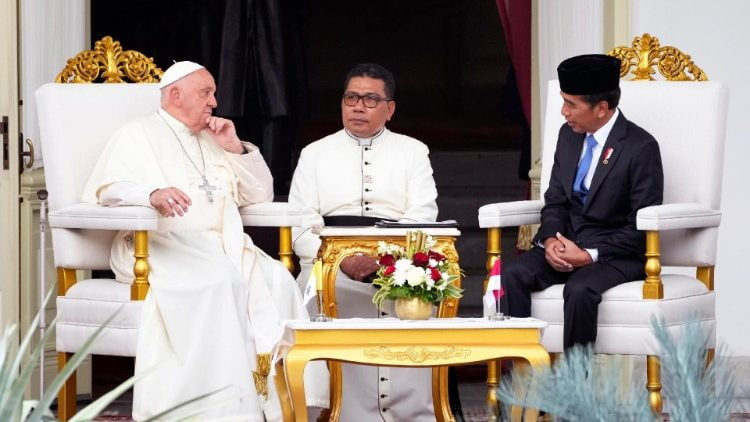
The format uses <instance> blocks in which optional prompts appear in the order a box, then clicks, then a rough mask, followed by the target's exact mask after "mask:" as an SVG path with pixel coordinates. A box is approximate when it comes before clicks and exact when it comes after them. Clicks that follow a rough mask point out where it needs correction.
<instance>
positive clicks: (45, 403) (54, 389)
mask: <svg viewBox="0 0 750 422" xmlns="http://www.w3.org/2000/svg"><path fill="white" fill-rule="evenodd" d="M124 306H125V305H121V306H120V307H119V308H117V310H116V311H115V312H113V313H112V315H110V316H109V318H107V319H106V321H104V323H103V324H102V325H101V326H100V327H99V328H97V329H96V331H94V333H93V334H92V335H91V337H89V338H88V339H87V340H86V341H85V342H84V343H83V345H81V348H80V349H78V351H77V352H76V353H75V354H74V355H73V357H72V358H70V361H68V364H67V365H65V367H64V368H62V370H61V371H60V372H58V374H57V376H56V377H55V378H54V379H53V380H52V382H51V383H50V385H49V387H47V390H46V391H45V392H44V394H43V395H42V397H41V399H39V403H40V406H41V407H38V408H36V409H34V413H32V414H31V416H29V417H30V418H40V417H41V414H42V412H43V409H46V408H48V407H49V406H50V404H52V401H53V400H54V399H55V397H57V393H58V392H59V391H60V389H61V388H62V386H63V384H64V383H65V381H66V380H67V379H68V377H69V376H70V375H71V374H72V373H73V372H75V370H76V369H78V367H79V366H80V365H81V363H82V362H83V360H84V359H85V358H86V356H87V355H88V354H89V351H90V350H91V348H92V347H93V346H94V342H95V341H96V340H97V339H98V338H99V336H100V335H101V332H102V330H104V328H105V327H107V326H108V325H109V323H110V322H111V321H112V319H114V318H115V316H117V314H119V313H120V311H121V310H122V308H123V307H124ZM34 420H38V419H34Z"/></svg>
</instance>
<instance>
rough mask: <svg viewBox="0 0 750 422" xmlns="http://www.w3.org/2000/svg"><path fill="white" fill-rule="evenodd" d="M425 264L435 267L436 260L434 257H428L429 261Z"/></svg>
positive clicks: (436, 264)
mask: <svg viewBox="0 0 750 422" xmlns="http://www.w3.org/2000/svg"><path fill="white" fill-rule="evenodd" d="M427 265H429V266H430V267H432V268H437V266H438V262H437V261H435V260H434V259H432V258H430V262H428V263H427Z"/></svg>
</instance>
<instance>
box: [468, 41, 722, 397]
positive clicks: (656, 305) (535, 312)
mask: <svg viewBox="0 0 750 422" xmlns="http://www.w3.org/2000/svg"><path fill="white" fill-rule="evenodd" d="M609 54H610V55H612V56H615V57H617V58H619V59H620V60H621V61H622V67H621V72H620V73H621V77H625V76H627V75H628V73H629V72H632V75H633V77H632V80H630V81H622V82H621V84H620V87H621V89H622V98H621V101H620V106H619V108H620V109H621V110H622V111H623V113H624V114H625V115H626V116H627V117H628V119H630V120H632V121H633V122H636V123H637V124H638V125H639V126H641V127H643V128H644V129H646V130H647V131H649V132H650V133H651V134H652V135H654V137H655V138H656V139H657V141H658V142H659V146H660V149H661V155H662V162H663V167H664V205H659V206H654V207H647V208H644V209H641V210H640V211H639V212H638V215H637V227H638V229H639V230H644V231H646V251H647V252H646V258H647V260H646V266H645V270H646V274H647V276H646V279H645V280H641V281H633V282H630V283H625V284H622V285H620V286H617V287H615V288H613V289H610V290H608V291H607V292H606V293H604V294H603V295H602V302H601V304H600V305H599V316H598V336H597V340H596V344H595V349H596V351H597V352H599V353H610V354H627V355H646V356H647V378H648V379H647V385H646V388H647V389H648V391H649V400H650V403H651V406H652V408H653V409H654V410H655V411H657V412H659V411H661V388H662V385H661V377H660V367H659V358H658V354H659V349H658V346H657V345H656V341H655V340H654V338H653V336H652V334H651V329H650V319H651V317H652V316H658V317H660V318H661V319H662V320H663V321H664V322H665V323H666V325H667V326H668V327H669V328H668V329H669V331H671V332H673V333H675V334H677V333H678V332H679V330H680V329H681V328H682V327H683V326H684V325H685V323H686V322H687V321H688V318H689V316H690V315H692V314H695V315H697V316H698V318H699V320H700V324H701V326H702V328H703V329H704V330H705V331H706V332H707V333H708V334H709V336H710V341H711V343H710V347H713V345H714V343H715V309H714V307H715V305H714V302H715V294H714V291H713V287H714V265H715V262H716V241H717V234H718V226H719V223H720V219H721V211H720V209H721V184H722V171H723V157H724V137H725V130H726V111H727V102H728V89H727V87H726V86H725V85H724V84H722V83H720V82H707V77H706V74H705V73H704V72H703V71H702V70H701V69H700V68H698V67H697V66H696V65H695V64H694V63H693V62H692V60H691V59H690V56H688V55H687V54H685V53H683V52H682V51H680V50H678V49H676V48H674V47H670V46H666V47H662V46H660V44H659V40H658V39H657V38H655V37H652V36H651V35H649V34H644V35H643V36H641V37H636V38H635V40H634V41H633V45H632V46H631V47H618V48H615V49H613V50H612V51H611V52H610V53H609ZM657 71H658V72H659V73H660V74H661V75H663V76H664V78H665V79H667V80H666V81H653V80H654V75H655V74H656V72H657ZM649 80H651V81H652V82H644V81H649ZM687 81H701V82H687ZM561 105H562V100H561V98H560V96H559V85H558V83H557V81H550V83H549V88H548V95H547V109H546V113H545V120H544V131H543V147H542V149H543V150H542V177H541V179H542V192H544V191H545V190H546V188H547V185H548V181H549V177H550V173H551V168H552V163H553V156H554V152H555V145H556V141H557V133H558V129H559V128H560V126H561V125H562V124H563V123H564V120H563V118H562V116H561V115H560V107H561ZM542 206H543V202H542V201H541V200H538V201H519V202H511V203H499V204H489V205H485V206H483V207H481V208H480V209H479V225H480V227H484V228H487V229H488V247H487V255H488V258H487V264H488V268H489V266H490V265H491V264H492V263H493V262H494V260H495V259H499V258H500V256H501V250H500V231H501V229H502V228H503V227H511V226H517V225H521V224H536V223H539V218H540V217H539V212H540V210H541V208H542ZM662 266H670V267H688V268H693V269H694V275H684V274H687V272H686V271H684V270H682V271H677V272H675V273H672V272H673V271H672V270H671V269H670V270H669V273H666V274H662ZM562 290H563V285H556V286H552V287H550V288H548V289H546V290H543V291H540V292H536V293H534V294H532V311H531V315H532V316H533V317H536V318H539V319H542V320H545V321H547V322H549V324H550V325H549V327H548V328H547V329H546V330H545V332H544V335H543V337H542V343H543V345H544V346H545V348H547V350H549V351H550V352H561V351H562V350H563V347H562V338H563V335H562V333H563V330H562V327H563V299H562ZM712 354H713V350H712V349H711V350H709V351H708V355H709V358H710V357H711V356H712ZM496 383H497V372H496V370H495V368H494V367H491V368H490V372H489V377H488V385H489V386H490V389H491V391H492V390H493V388H492V387H494V386H495V385H496ZM490 394H492V392H491V393H490Z"/></svg>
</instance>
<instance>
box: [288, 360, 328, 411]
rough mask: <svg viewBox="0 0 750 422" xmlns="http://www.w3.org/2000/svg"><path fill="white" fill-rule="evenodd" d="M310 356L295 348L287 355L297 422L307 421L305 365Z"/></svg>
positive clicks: (290, 386)
mask: <svg viewBox="0 0 750 422" xmlns="http://www.w3.org/2000/svg"><path fill="white" fill-rule="evenodd" d="M310 358H311V356H309V354H308V353H305V352H303V351H295V350H294V348H292V350H290V351H289V353H288V354H287V355H286V362H285V364H286V374H287V377H288V378H289V384H288V391H289V395H290V396H291V397H292V407H293V412H294V420H295V421H296V422H307V404H306V403H305V383H304V372H305V365H307V363H308V362H309V361H310V360H311V359H310ZM331 420H336V419H331Z"/></svg>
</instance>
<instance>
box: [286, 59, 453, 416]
mask: <svg viewBox="0 0 750 422" xmlns="http://www.w3.org/2000/svg"><path fill="white" fill-rule="evenodd" d="M344 87H345V88H344V94H343V96H342V99H341V116H342V120H343V124H344V128H343V129H342V130H340V131H338V132H336V133H334V134H332V135H329V136H326V137H325V138H323V139H320V140H318V141H315V142H313V143H311V144H310V145H308V146H306V147H305V148H304V149H303V150H302V154H301V155H300V159H299V163H298V164H297V168H296V170H295V172H294V176H293V178H292V185H291V189H290V191H289V202H290V203H292V204H296V205H298V206H300V207H302V208H303V209H304V210H305V212H304V214H303V226H302V227H297V228H293V229H292V233H293V238H294V244H293V247H294V252H295V253H296V254H297V256H298V257H299V258H300V266H301V272H300V275H299V277H298V278H297V281H298V283H300V285H301V288H302V289H304V288H305V284H306V283H307V279H308V276H309V274H310V270H311V264H312V260H313V259H314V258H315V257H316V255H317V252H318V248H319V247H320V239H319V238H318V236H317V235H316V234H314V233H313V232H312V228H313V227H315V226H323V225H326V226H332V225H338V226H347V225H349V226H352V225H372V224H373V223H374V221H376V220H380V219H389V220H400V221H408V222H434V221H435V219H436V218H437V212H438V210H437V204H436V202H435V200H436V198H437V190H436V188H435V180H434V179H433V176H432V166H431V165H430V158H429V150H428V148H427V146H426V145H425V144H423V143H422V142H420V141H418V140H416V139H414V138H411V137H409V136H405V135H401V134H398V133H394V132H391V131H390V130H388V128H386V127H385V124H386V122H388V121H389V120H390V119H391V117H393V114H394V112H395V111H396V101H395V100H394V94H395V81H394V78H393V75H392V74H391V73H390V72H389V71H388V70H387V69H385V68H384V67H382V66H380V65H377V64H372V63H365V64H359V65H356V66H355V67H354V68H353V69H352V70H351V71H349V73H348V74H347V76H346V81H345V84H344ZM378 267H379V266H378V265H377V263H376V261H375V257H370V256H351V257H348V258H345V259H344V260H343V261H342V262H341V272H340V273H339V275H338V277H337V280H336V298H337V303H338V307H337V311H338V316H339V317H341V318H349V317H388V316H390V315H392V313H391V309H384V310H380V311H379V310H378V309H377V308H376V307H375V305H374V304H373V303H372V296H373V294H374V293H375V291H376V290H375V288H374V287H373V286H372V285H371V284H369V283H366V282H363V280H366V279H367V277H369V276H370V275H372V274H373V273H374V272H375V271H376V270H377V269H378ZM313 302H314V301H313ZM313 302H311V304H310V305H309V306H310V311H311V312H316V310H315V309H314V303H313ZM391 308H392V306H391ZM343 379H344V389H343V397H342V400H343V403H342V408H341V420H342V421H345V422H354V421H374V420H383V421H434V420H435V415H434V411H433V405H432V389H431V388H430V386H431V382H432V378H431V370H430V369H429V368H427V369H416V368H391V367H372V366H363V365H351V364H344V365H343Z"/></svg>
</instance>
